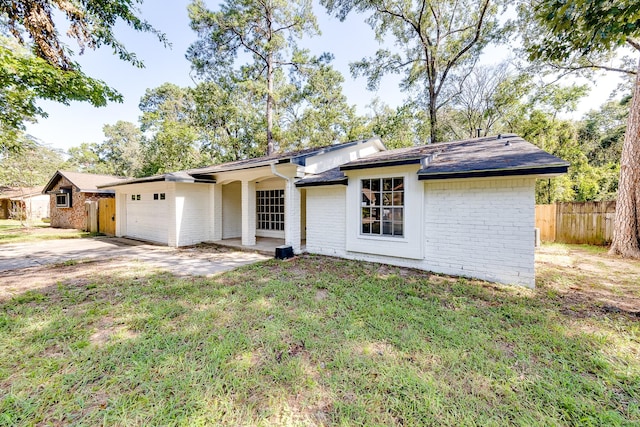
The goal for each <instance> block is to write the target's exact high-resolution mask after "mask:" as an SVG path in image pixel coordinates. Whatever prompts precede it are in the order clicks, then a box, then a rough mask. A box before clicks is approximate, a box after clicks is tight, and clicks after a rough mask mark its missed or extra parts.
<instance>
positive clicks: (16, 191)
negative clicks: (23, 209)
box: [0, 186, 42, 199]
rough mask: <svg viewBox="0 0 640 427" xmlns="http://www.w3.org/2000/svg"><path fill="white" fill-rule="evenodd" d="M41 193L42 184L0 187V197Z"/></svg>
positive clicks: (19, 197) (12, 197)
mask: <svg viewBox="0 0 640 427" xmlns="http://www.w3.org/2000/svg"><path fill="white" fill-rule="evenodd" d="M41 194H42V186H38V187H22V188H20V187H0V199H21V198H23V197H32V196H38V195H41Z"/></svg>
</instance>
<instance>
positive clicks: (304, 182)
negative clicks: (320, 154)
mask: <svg viewBox="0 0 640 427" xmlns="http://www.w3.org/2000/svg"><path fill="white" fill-rule="evenodd" d="M335 184H344V185H346V184H347V177H346V176H344V172H342V171H341V170H340V168H339V167H337V168H333V169H329V170H328V171H324V172H322V173H319V174H317V175H311V176H308V177H306V178H304V179H301V180H299V181H297V182H296V187H314V186H317V185H335Z"/></svg>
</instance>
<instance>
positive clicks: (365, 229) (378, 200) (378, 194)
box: [360, 178, 404, 237]
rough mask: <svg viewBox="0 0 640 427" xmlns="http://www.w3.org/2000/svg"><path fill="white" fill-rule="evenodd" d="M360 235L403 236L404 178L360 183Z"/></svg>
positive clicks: (376, 179) (368, 180)
mask: <svg viewBox="0 0 640 427" xmlns="http://www.w3.org/2000/svg"><path fill="white" fill-rule="evenodd" d="M361 188H362V191H361V194H360V197H361V200H360V202H361V207H360V222H361V228H360V232H361V234H365V235H374V236H376V235H377V236H394V237H403V236H404V178H375V179H363V180H362V181H361Z"/></svg>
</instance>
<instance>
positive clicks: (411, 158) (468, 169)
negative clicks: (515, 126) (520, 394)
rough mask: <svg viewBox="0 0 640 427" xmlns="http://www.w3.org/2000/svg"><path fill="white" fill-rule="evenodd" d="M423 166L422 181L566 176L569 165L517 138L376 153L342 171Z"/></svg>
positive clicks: (511, 135) (507, 136)
mask: <svg viewBox="0 0 640 427" xmlns="http://www.w3.org/2000/svg"><path fill="white" fill-rule="evenodd" d="M401 164H421V169H420V170H419V171H418V175H419V177H420V179H442V178H453V177H460V178H464V177H470V176H472V175H473V176H501V175H528V174H537V173H542V174H545V173H547V174H548V173H564V172H566V170H567V167H568V166H569V163H567V162H565V161H564V160H562V159H560V158H558V157H556V156H553V155H551V154H549V153H547V152H546V151H544V150H541V149H540V148H538V147H536V146H535V145H533V144H531V143H529V142H527V141H525V140H524V139H522V138H520V137H519V136H517V135H513V134H507V135H498V136H491V137H485V138H474V139H468V140H463V141H453V142H447V143H442V144H432V145H424V146H421V147H410V148H401V149H398V150H390V151H386V152H381V153H376V154H373V155H371V156H368V157H365V158H363V159H360V160H356V161H353V162H349V163H347V164H345V165H343V166H342V167H341V169H342V170H350V169H363V168H375V167H383V166H393V165H401Z"/></svg>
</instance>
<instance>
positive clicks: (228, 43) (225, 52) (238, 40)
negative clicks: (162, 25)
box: [187, 0, 318, 154]
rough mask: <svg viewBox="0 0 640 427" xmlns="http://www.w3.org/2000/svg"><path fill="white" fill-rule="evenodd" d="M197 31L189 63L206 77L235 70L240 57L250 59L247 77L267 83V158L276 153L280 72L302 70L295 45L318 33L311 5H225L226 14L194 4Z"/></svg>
mask: <svg viewBox="0 0 640 427" xmlns="http://www.w3.org/2000/svg"><path fill="white" fill-rule="evenodd" d="M189 17H190V19H191V28H192V29H193V30H194V31H195V32H196V33H197V34H198V37H199V40H198V41H197V42H196V43H194V44H193V45H192V46H191V47H190V48H189V50H188V53H187V58H188V59H189V60H190V61H191V63H192V64H193V67H194V69H195V70H196V71H197V72H198V73H199V74H200V75H203V76H206V75H214V76H215V75H220V74H225V73H228V72H229V70H230V69H233V67H234V65H235V62H236V60H237V58H238V55H239V54H241V53H245V54H248V55H250V57H251V60H252V62H251V63H250V64H247V66H245V67H244V72H245V74H246V75H245V77H246V78H247V79H248V80H252V81H263V82H265V87H263V88H262V90H261V92H262V93H263V94H264V97H265V114H266V122H267V123H266V124H267V135H266V136H267V138H266V140H267V154H271V153H272V152H273V150H274V136H273V128H274V122H273V120H274V108H275V105H276V99H275V97H274V82H275V72H276V70H278V69H281V68H283V67H287V66H292V67H296V66H298V65H299V57H298V54H297V49H296V45H295V42H294V40H295V39H300V38H301V37H302V36H303V35H304V34H309V35H314V34H316V33H318V26H317V23H316V18H315V15H314V14H313V11H312V5H311V1H310V0H225V1H224V2H223V3H222V5H221V6H220V10H219V11H217V12H213V11H211V10H209V9H207V7H206V5H205V4H204V2H203V1H202V0H194V2H193V3H191V4H190V5H189Z"/></svg>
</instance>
